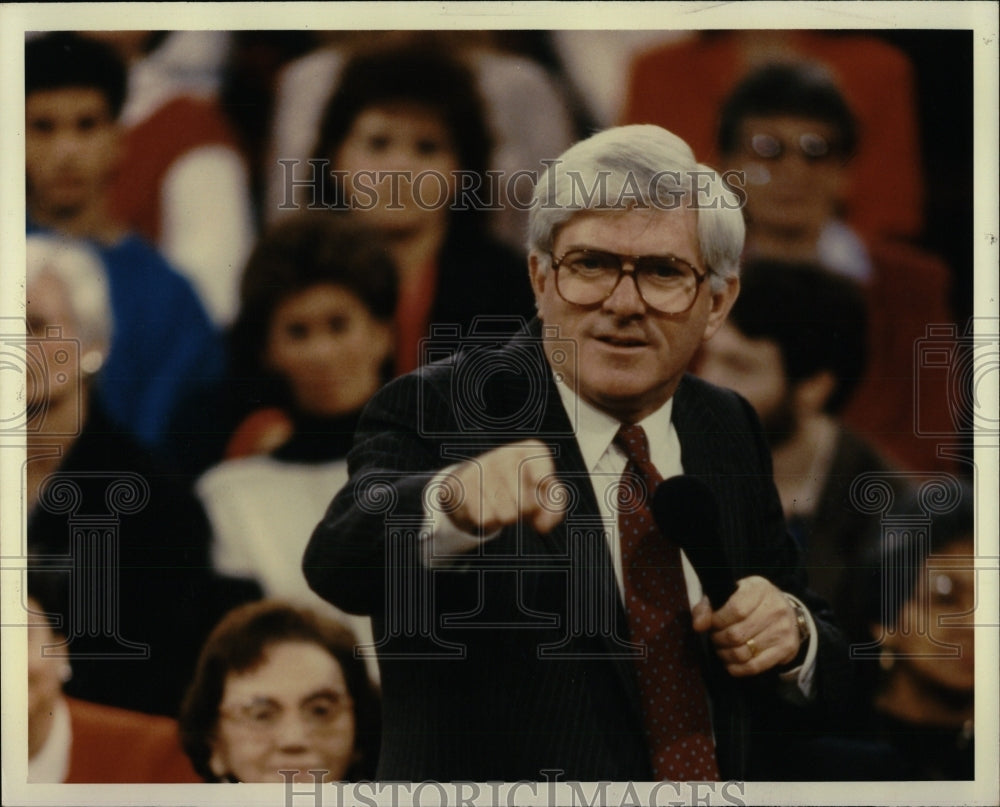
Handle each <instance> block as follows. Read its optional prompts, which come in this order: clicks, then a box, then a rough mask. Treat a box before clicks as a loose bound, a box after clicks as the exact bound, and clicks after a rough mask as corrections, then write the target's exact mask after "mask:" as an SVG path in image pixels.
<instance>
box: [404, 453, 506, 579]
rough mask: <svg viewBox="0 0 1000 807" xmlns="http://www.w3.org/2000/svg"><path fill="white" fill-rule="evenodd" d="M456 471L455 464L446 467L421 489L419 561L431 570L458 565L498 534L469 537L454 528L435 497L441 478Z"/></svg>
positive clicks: (445, 511) (441, 481)
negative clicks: (422, 513) (421, 509)
mask: <svg viewBox="0 0 1000 807" xmlns="http://www.w3.org/2000/svg"><path fill="white" fill-rule="evenodd" d="M456 468H458V465H449V466H448V467H447V468H445V469H444V470H442V471H440V472H439V473H438V474H437V475H436V476H435V477H434V478H433V479H431V481H430V482H428V483H427V485H426V486H425V487H424V494H423V505H424V521H423V525H422V528H421V530H420V559H421V562H422V563H423V564H424V566H426V567H428V568H431V569H437V568H453V567H457V566H461V565H462V563H463V561H464V560H465V558H466V557H467V556H468V555H469V553H473V552H476V551H477V550H479V549H480V548H482V546H483V544H485V543H486V542H487V541H492V540H493V539H494V538H496V537H497V536H498V535H499V534H500V530H496V531H495V532H493V533H490V534H489V535H478V534H477V535H472V534H470V533H467V532H465V530H462V529H460V528H459V527H457V526H456V525H455V523H454V522H453V521H452V520H451V518H450V517H449V516H448V508H447V507H446V506H445V505H444V504H443V503H442V501H441V499H440V498H439V496H440V492H441V490H442V489H443V485H444V481H445V479H447V478H448V476H449V475H450V474H452V473H454V471H455V469H456Z"/></svg>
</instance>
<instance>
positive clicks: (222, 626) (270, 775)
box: [180, 600, 381, 783]
mask: <svg viewBox="0 0 1000 807" xmlns="http://www.w3.org/2000/svg"><path fill="white" fill-rule="evenodd" d="M355 643H356V640H355V637H354V635H353V634H352V633H351V631H350V630H349V629H347V628H346V627H344V626H343V625H341V624H340V623H338V622H336V621H334V620H332V619H329V618H326V617H323V616H320V615H318V614H317V613H314V612H313V611H310V610H308V609H305V608H299V607H296V606H293V605H291V604H290V603H287V602H284V601H281V600H261V601H259V602H255V603H250V604H248V605H244V606H241V607H239V608H236V609H234V610H233V611H231V612H230V613H229V614H227V615H226V617H225V618H223V620H222V621H221V622H220V623H219V624H218V625H217V626H216V628H215V630H214V631H213V632H212V634H211V635H210V636H209V638H208V641H207V642H206V643H205V646H204V648H203V649H202V653H201V657H200V659H199V661H198V668H197V671H196V672H195V676H194V680H193V681H192V683H191V686H190V688H189V690H188V693H187V697H186V698H185V701H184V705H183V707H182V709H181V714H180V727H181V740H182V742H183V744H184V749H185V751H187V754H188V756H189V757H190V759H191V762H192V764H193V766H194V768H195V770H196V771H198V773H199V774H200V775H201V776H203V777H204V778H205V780H206V781H210V782H286V781H295V782H308V783H313V782H316V781H324V782H332V781H360V780H363V779H369V778H371V776H372V775H373V774H374V770H375V764H376V762H377V759H378V746H379V737H380V729H381V714H380V705H379V701H378V696H377V694H376V691H375V689H374V687H373V686H372V684H371V682H370V680H369V678H368V674H367V672H366V669H365V664H364V662H363V661H362V660H361V659H357V658H355V657H354V645H355Z"/></svg>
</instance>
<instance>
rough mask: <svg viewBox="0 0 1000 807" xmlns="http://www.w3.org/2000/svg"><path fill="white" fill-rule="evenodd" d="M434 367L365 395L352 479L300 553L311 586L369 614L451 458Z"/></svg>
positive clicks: (406, 556) (412, 557) (409, 562)
mask: <svg viewBox="0 0 1000 807" xmlns="http://www.w3.org/2000/svg"><path fill="white" fill-rule="evenodd" d="M435 370H436V368H435V369H430V370H427V371H425V370H421V371H419V372H418V373H415V374H410V375H407V376H403V377H401V378H398V379H396V380H395V381H393V382H391V383H390V384H388V385H387V386H386V387H384V388H383V389H382V390H381V391H380V392H379V393H377V394H376V395H375V397H374V398H372V400H371V401H370V402H369V404H368V406H367V407H366V409H365V411H364V414H363V415H362V417H361V420H360V422H359V424H358V428H357V432H356V436H355V440H354V446H353V448H352V449H351V452H350V454H349V455H348V471H349V473H350V479H349V480H348V482H347V484H346V485H345V486H344V488H343V489H342V490H341V491H340V492H339V493H338V494H337V496H336V497H335V498H334V500H333V502H332V503H331V504H330V506H329V508H328V509H327V512H326V514H325V515H324V517H323V519H322V521H320V523H319V524H318V525H317V527H316V529H315V530H314V532H313V535H312V537H311V539H310V541H309V544H308V546H307V547H306V552H305V555H304V557H303V573H304V574H305V577H306V580H307V581H308V582H309V585H310V586H311V587H312V589H313V590H314V591H315V592H316V593H317V594H319V595H320V596H321V597H323V598H324V599H326V600H328V601H329V602H332V603H333V604H334V605H336V606H337V607H339V608H341V609H343V610H345V611H347V612H349V613H354V614H372V613H374V612H376V611H377V610H378V609H379V608H380V606H381V604H382V603H383V602H384V593H385V591H384V589H385V577H386V563H387V558H389V556H390V553H391V555H392V558H393V561H392V562H393V563H397V564H404V565H406V566H412V569H411V571H412V573H417V574H419V573H423V572H422V571H421V569H420V567H421V564H420V560H419V531H420V529H421V526H422V525H423V523H424V509H423V492H424V488H425V487H426V485H427V483H428V482H429V481H430V480H431V479H432V478H433V477H434V476H435V475H436V473H437V472H438V471H439V470H440V469H441V468H443V467H446V466H447V465H450V464H452V463H453V462H454V459H452V458H449V457H447V456H442V455H443V454H444V453H445V452H443V451H442V449H441V446H442V441H441V440H440V439H439V435H441V434H447V433H449V432H454V431H455V428H454V423H453V422H452V421H451V415H450V414H449V413H450V407H449V406H448V405H447V397H446V394H445V393H444V391H445V390H446V386H444V385H443V384H442V383H438V382H436V381H435V378H434V376H435Z"/></svg>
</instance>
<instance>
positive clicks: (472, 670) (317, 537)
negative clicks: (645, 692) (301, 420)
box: [303, 322, 847, 781]
mask: <svg viewBox="0 0 1000 807" xmlns="http://www.w3.org/2000/svg"><path fill="white" fill-rule="evenodd" d="M539 330H540V326H539V325H538V323H537V322H536V323H533V324H532V326H531V327H530V328H529V331H528V332H527V333H525V334H522V335H519V336H518V337H515V338H514V339H512V340H511V341H510V342H509V343H508V344H506V345H503V346H494V345H490V344H488V342H489V340H484V341H483V344H479V345H473V346H471V347H470V348H469V349H467V350H466V351H464V352H463V353H461V354H460V355H458V356H456V357H454V358H453V359H452V360H449V361H446V362H443V363H438V364H434V365H429V366H425V367H423V368H421V369H420V370H418V371H417V372H415V373H412V374H410V375H408V376H404V377H402V378H399V379H396V380H395V381H394V382H392V383H391V384H389V385H388V386H387V387H385V388H384V389H383V390H382V391H381V392H380V393H379V394H377V395H376V396H375V398H374V399H373V400H372V401H371V402H370V404H369V406H368V407H367V410H366V412H365V414H364V415H363V417H362V420H361V423H360V424H359V428H358V433H357V436H356V438H355V443H354V448H353V450H352V451H351V453H350V455H349V457H348V462H349V468H350V473H351V479H350V481H349V482H348V484H347V486H346V487H345V488H344V489H343V490H342V491H341V493H340V494H338V495H337V497H336V498H335V499H334V501H333V503H332V504H331V506H330V508H329V510H328V512H327V514H326V516H325V517H324V519H323V520H322V522H321V523H320V524H319V525H318V527H317V528H316V530H315V532H314V534H313V536H312V539H311V541H310V544H309V547H308V549H307V551H306V554H305V558H304V561H303V568H304V571H305V575H306V577H307V579H308V580H309V582H310V585H311V586H312V587H313V588H314V589H315V590H316V591H317V592H318V593H319V594H321V595H322V596H324V597H325V598H327V599H329V600H330V601H331V602H333V603H335V604H336V605H337V606H339V607H341V608H343V609H345V610H347V611H351V612H357V613H367V614H371V615H372V616H373V620H374V625H375V637H376V643H377V645H378V652H379V663H380V667H381V677H382V689H383V711H384V720H383V726H384V728H383V742H382V756H381V760H380V764H379V774H378V775H379V777H380V778H382V779H391V780H425V779H436V780H444V781H448V780H456V779H461V780H476V781H485V780H498V779H499V780H507V781H512V780H521V779H527V780H544V779H545V778H546V777H552V776H553V775H554V774H551V773H549V774H547V773H546V771H560V772H561V774H560V777H561V778H562V779H563V780H581V781H598V780H616V781H618V780H634V781H648V780H649V779H651V778H652V772H651V767H650V763H649V759H648V752H647V748H646V744H645V739H644V736H643V729H642V718H641V713H640V705H639V693H638V688H637V684H636V680H635V673H634V657H633V654H634V652H635V650H634V647H633V646H632V645H631V644H630V643H629V641H628V627H627V619H626V616H625V613H624V609H623V608H622V606H621V604H620V600H619V597H618V594H617V589H616V582H615V579H614V574H613V571H612V568H611V561H610V556H609V553H608V551H607V547H606V543H605V538H604V537H603V535H602V534H601V532H600V528H599V523H598V522H599V516H598V513H599V510H598V505H597V501H596V499H595V495H594V488H593V486H592V485H591V484H590V481H589V477H588V476H587V473H586V469H585V467H584V463H583V459H582V456H581V454H580V451H579V447H578V445H577V442H576V439H575V437H574V435H573V432H572V427H571V425H570V420H569V419H568V418H567V415H566V412H565V410H564V408H563V406H562V403H561V400H560V398H559V395H558V392H557V390H556V388H555V385H554V383H553V381H552V377H551V371H550V369H549V367H548V364H547V363H546V360H545V358H544V355H543V353H542V350H541V343H540V341H539V338H538V335H539ZM673 418H674V422H675V425H676V428H677V431H678V434H679V436H680V441H681V447H682V455H683V462H684V467H685V471H686V472H687V473H689V474H693V475H695V476H699V477H701V478H702V479H703V480H704V481H706V482H707V483H708V484H709V485H710V486H711V487H712V488H713V490H714V492H715V494H716V497H717V499H718V503H719V520H720V528H721V531H722V534H723V540H724V545H725V551H726V555H727V560H728V562H729V563H730V564H731V565H732V567H733V569H734V572H735V575H736V577H737V578H741V577H745V576H748V575H753V574H760V575H763V576H765V577H767V578H769V579H771V580H772V581H773V582H774V583H775V584H776V585H777V586H778V587H779V588H781V589H782V590H784V591H788V592H791V593H793V594H795V595H797V596H798V597H800V598H801V599H802V600H803V601H805V602H806V604H807V605H808V606H809V607H810V610H811V612H812V613H813V616H814V619H815V620H816V623H817V626H818V628H819V633H820V636H819V643H820V655H819V660H818V667H817V684H818V697H817V699H816V701H815V702H814V703H813V704H812V705H810V706H809V707H792V706H790V705H789V704H787V703H785V702H784V701H782V700H781V699H780V698H778V696H777V693H776V686H775V684H776V681H775V680H774V679H773V678H771V677H769V676H766V675H765V676H759V677H758V678H757V679H755V680H753V681H750V682H746V681H744V682H738V681H735V680H734V679H731V678H729V677H728V676H727V675H726V674H725V672H724V671H723V670H722V668H721V665H719V664H718V663H717V661H716V660H715V658H714V656H713V655H712V654H711V653H708V652H706V654H705V657H706V673H707V675H708V678H709V684H710V689H711V693H712V703H713V719H714V724H715V734H716V741H717V749H718V756H719V761H720V770H721V772H722V775H723V776H724V777H725V778H739V779H745V778H758V779H765V778H766V779H782V778H802V776H801V772H798V771H783V770H782V768H781V765H780V762H781V760H782V759H784V758H785V755H784V753H783V745H784V744H785V743H788V742H793V743H794V742H796V741H797V740H798V739H801V736H802V735H803V733H804V732H811V731H813V730H815V729H816V728H818V727H819V726H820V725H821V724H822V722H823V721H824V720H825V719H826V717H827V714H828V713H829V712H830V711H831V710H835V709H836V708H837V704H838V703H839V702H840V700H841V698H842V697H843V696H844V694H845V687H846V680H847V652H846V647H845V645H844V644H843V641H842V639H841V637H840V634H839V631H838V630H837V629H836V628H835V627H834V626H833V624H832V623H831V621H830V615H829V613H828V612H827V611H826V609H825V606H824V605H823V603H821V602H819V601H818V600H816V599H815V598H814V597H813V596H812V595H811V594H810V593H809V592H808V591H807V590H806V588H805V580H804V574H803V571H802V568H801V566H800V564H799V559H798V554H797V550H796V547H795V544H794V542H793V541H792V539H791V538H790V537H789V536H788V534H787V532H786V530H785V528H784V522H783V517H782V513H781V507H780V503H779V501H778V497H777V493H776V491H775V489H774V485H773V482H772V480H771V466H770V455H769V452H768V449H767V446H766V443H765V441H764V437H763V435H762V432H761V430H760V427H759V424H758V422H757V420H756V417H755V416H754V414H753V412H752V410H751V409H750V407H749V405H748V404H747V403H746V402H745V401H743V400H742V399H741V398H739V397H738V396H736V395H735V394H733V393H731V392H728V391H724V390H720V389H718V388H715V387H712V386H710V385H708V384H706V383H704V382H702V381H700V380H698V379H695V378H693V377H685V378H684V380H683V381H682V382H681V384H680V386H679V387H678V390H677V392H676V395H675V398H674V409H673ZM529 437H532V438H537V439H540V440H541V441H542V442H544V443H545V444H546V445H548V446H549V448H550V449H551V450H552V453H553V454H554V457H555V465H556V473H557V475H558V476H559V479H560V481H561V482H562V483H563V485H564V486H565V487H564V488H563V490H564V492H565V494H566V497H567V516H566V518H565V519H564V521H563V523H562V524H560V526H559V527H557V528H556V529H555V530H554V531H553V532H551V533H549V534H548V535H539V534H537V533H535V532H534V531H532V530H531V529H530V528H527V527H524V526H521V525H518V526H517V527H511V528H508V529H504V530H503V531H502V532H501V533H500V534H499V536H497V537H496V538H495V539H493V540H491V541H489V542H486V543H484V544H483V546H482V548H481V550H478V551H475V552H472V553H470V554H468V555H463V556H462V557H461V558H458V559H454V562H453V563H451V564H449V565H447V566H446V567H445V568H439V569H436V570H433V571H431V570H429V569H428V568H427V567H426V565H424V564H422V563H421V560H420V558H419V547H418V537H417V533H418V532H419V529H420V526H421V523H422V520H421V514H422V513H423V498H422V497H423V489H424V487H425V485H426V484H427V483H428V481H429V480H430V479H431V478H432V477H433V476H434V474H436V473H437V471H439V470H440V469H441V468H443V467H445V466H447V465H450V464H452V463H454V462H457V461H459V460H461V459H463V458H471V457H475V456H478V455H479V454H482V453H483V452H485V451H487V450H489V449H491V448H493V447H496V446H498V445H502V444H504V443H508V442H513V441H516V440H522V439H527V438H529ZM380 637H381V638H380ZM761 715H766V716H767V720H766V722H762V721H761V720H760V719H759V718H760V716H761ZM805 778H809V777H808V776H806V777H805Z"/></svg>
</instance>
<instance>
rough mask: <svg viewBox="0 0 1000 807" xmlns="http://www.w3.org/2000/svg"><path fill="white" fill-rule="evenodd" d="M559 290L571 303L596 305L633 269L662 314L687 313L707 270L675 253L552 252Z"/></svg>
mask: <svg viewBox="0 0 1000 807" xmlns="http://www.w3.org/2000/svg"><path fill="white" fill-rule="evenodd" d="M549 254H550V257H551V258H552V269H553V271H554V272H555V279H556V291H557V292H558V293H559V296H560V297H562V298H563V299H564V300H565V301H566V302H567V303H572V304H573V305H580V306H593V307H596V306H598V305H600V304H601V303H603V302H604V301H605V300H607V299H608V298H609V297H610V296H611V295H612V294H614V291H615V289H616V288H618V284H619V283H620V282H621V279H622V275H624V274H626V271H625V267H626V265H631V266H632V270H631V271H630V272H628V273H627V274H631V275H632V279H633V280H634V281H635V287H636V290H637V291H638V292H639V297H640V298H642V301H643V302H644V303H645V304H646V305H647V306H649V307H650V308H652V309H653V310H654V311H658V312H659V313H661V314H683V313H685V312H686V311H688V310H690V308H691V306H693V305H694V301H695V299H697V297H698V289H699V288H700V287H701V283H702V281H703V280H704V279H705V278H706V277H708V273H707V272H699V271H698V269H697V268H696V267H694V266H692V265H691V264H690V263H688V262H687V261H685V260H682V259H681V258H675V257H674V256H673V255H618V254H616V253H614V252H604V251H602V250H597V249H574V250H570V251H569V252H567V253H565V254H564V255H563V256H562V257H560V258H556V257H555V255H552V254H551V253H549Z"/></svg>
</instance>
